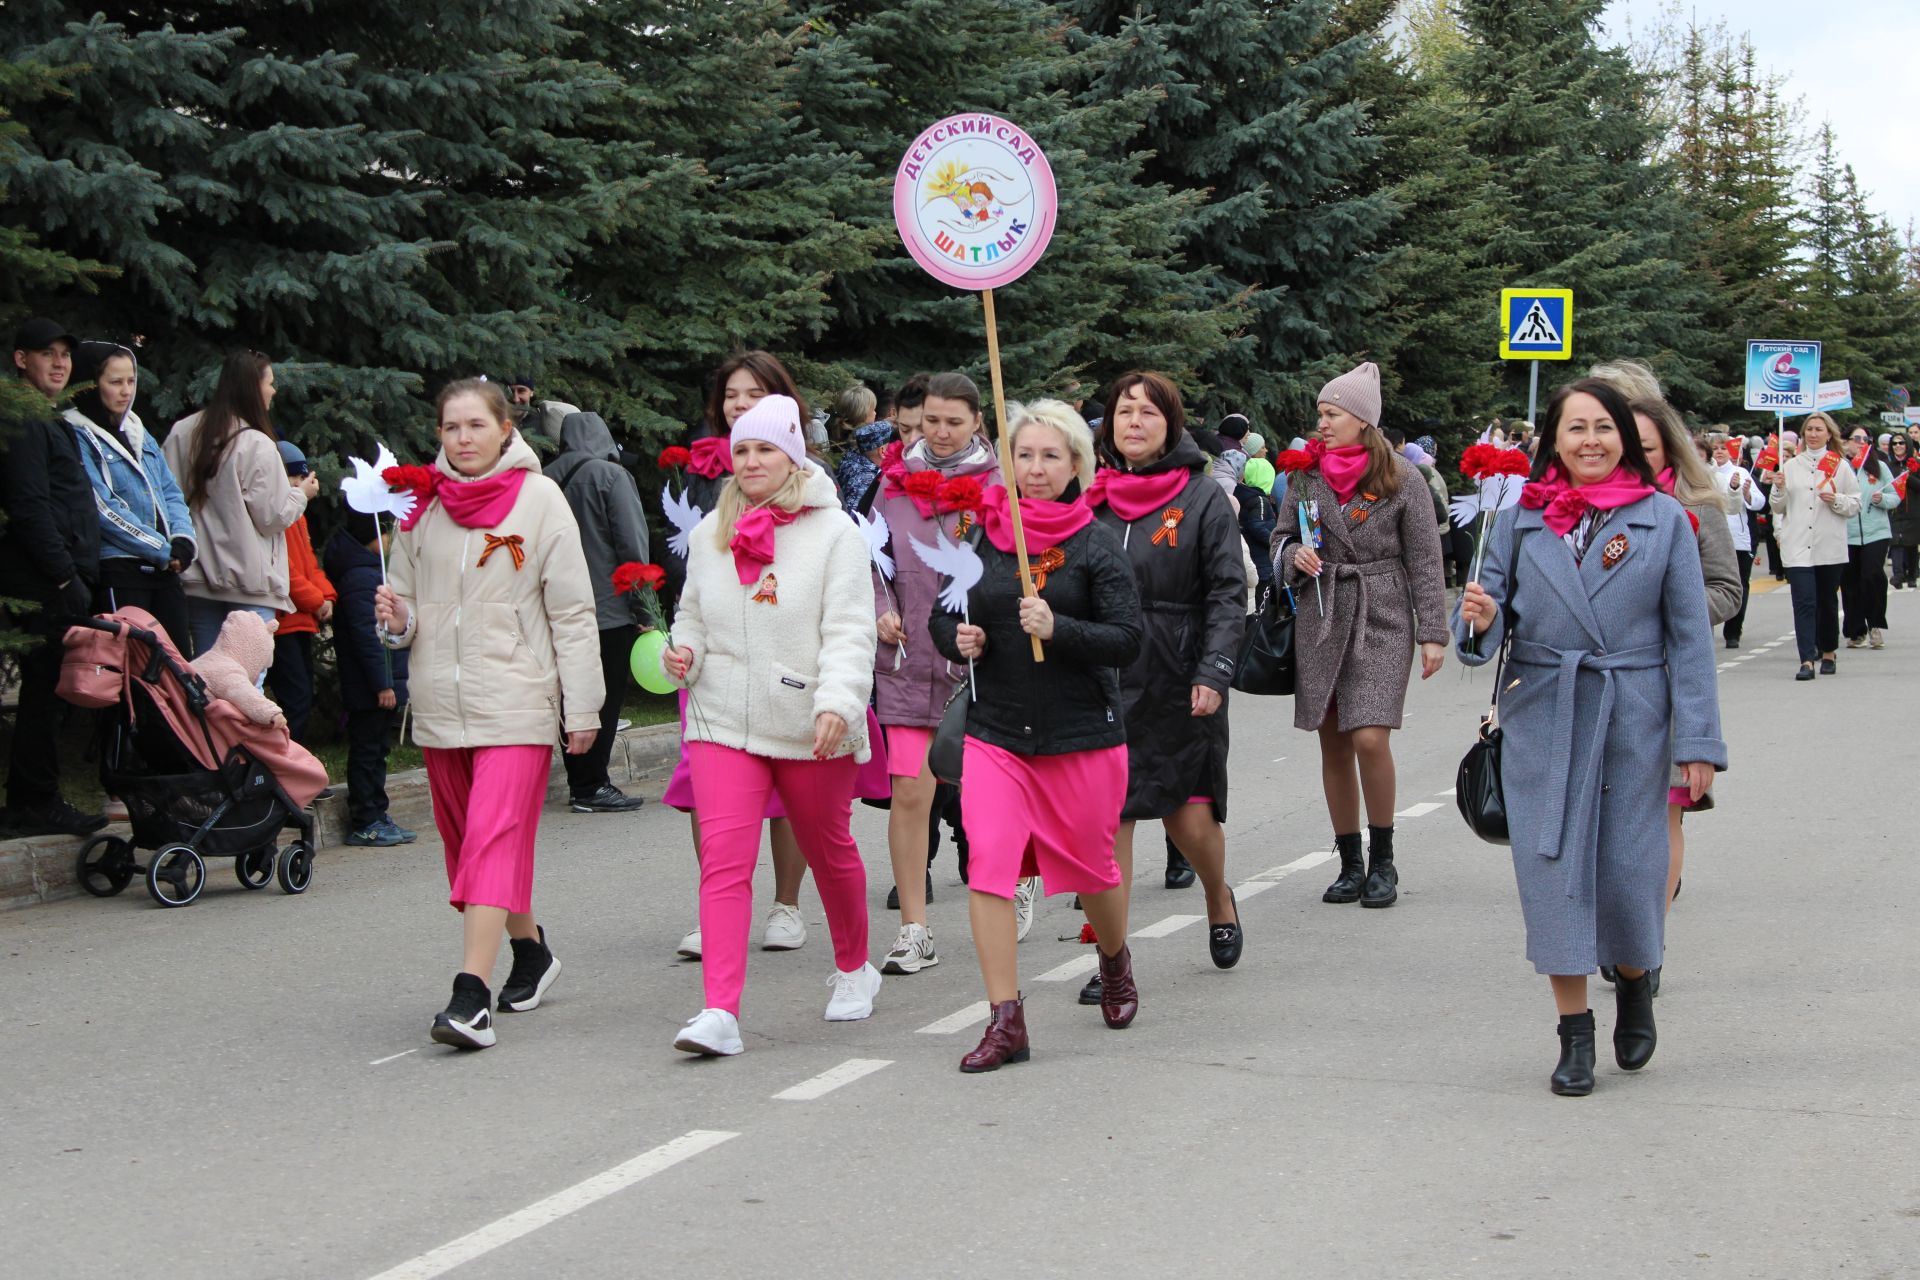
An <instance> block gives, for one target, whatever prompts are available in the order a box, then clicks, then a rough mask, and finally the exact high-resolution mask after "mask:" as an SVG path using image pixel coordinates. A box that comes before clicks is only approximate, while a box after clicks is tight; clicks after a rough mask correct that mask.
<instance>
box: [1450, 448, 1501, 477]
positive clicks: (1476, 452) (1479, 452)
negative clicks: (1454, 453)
mask: <svg viewBox="0 0 1920 1280" xmlns="http://www.w3.org/2000/svg"><path fill="white" fill-rule="evenodd" d="M1501 452H1504V451H1503V450H1502V449H1500V448H1499V447H1498V446H1497V445H1491V444H1488V443H1486V442H1485V441H1484V440H1483V441H1481V442H1480V443H1479V444H1470V445H1468V446H1467V447H1466V450H1465V451H1464V452H1463V453H1461V455H1460V474H1461V475H1463V476H1465V477H1466V478H1467V479H1469V480H1484V479H1486V478H1487V465H1488V464H1489V463H1490V462H1492V461H1493V455H1495V454H1497V453H1501Z"/></svg>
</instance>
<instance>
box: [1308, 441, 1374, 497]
mask: <svg viewBox="0 0 1920 1280" xmlns="http://www.w3.org/2000/svg"><path fill="white" fill-rule="evenodd" d="M1307 456H1308V457H1309V458H1312V459H1313V464H1314V466H1316V467H1318V468H1319V470H1320V478H1321V479H1322V480H1325V481H1326V482H1327V486H1328V487H1329V488H1331V489H1332V490H1333V496H1334V497H1335V498H1337V499H1339V501H1340V505H1341V506H1343V507H1344V506H1346V505H1347V504H1348V503H1349V502H1352V501H1353V495H1354V494H1356V493H1358V492H1359V491H1360V482H1361V481H1362V480H1363V479H1365V478H1366V474H1367V466H1368V464H1369V463H1370V462H1372V460H1373V455H1372V453H1371V452H1369V451H1368V449H1367V446H1365V445H1363V444H1349V445H1342V446H1341V447H1340V448H1338V449H1329V448H1327V446H1326V444H1325V443H1324V442H1323V441H1320V440H1309V441H1307Z"/></svg>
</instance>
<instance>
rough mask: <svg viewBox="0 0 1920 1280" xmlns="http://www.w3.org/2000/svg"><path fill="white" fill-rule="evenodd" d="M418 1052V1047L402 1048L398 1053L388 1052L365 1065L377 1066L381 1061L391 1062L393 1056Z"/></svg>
mask: <svg viewBox="0 0 1920 1280" xmlns="http://www.w3.org/2000/svg"><path fill="white" fill-rule="evenodd" d="M418 1052H420V1051H419V1050H418V1049H402V1050H401V1051H400V1052H399V1053H394V1054H388V1055H387V1056H386V1057H384V1058H375V1059H374V1060H373V1061H372V1062H369V1063H368V1064H367V1065H368V1066H370V1067H377V1066H379V1065H380V1064H381V1063H383V1062H392V1061H393V1060H394V1059H395V1058H404V1057H406V1056H407V1055H408V1054H410V1053H418Z"/></svg>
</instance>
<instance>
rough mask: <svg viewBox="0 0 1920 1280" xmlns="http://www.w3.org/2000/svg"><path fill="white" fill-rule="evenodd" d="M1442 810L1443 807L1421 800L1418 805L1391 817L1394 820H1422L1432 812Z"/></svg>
mask: <svg viewBox="0 0 1920 1280" xmlns="http://www.w3.org/2000/svg"><path fill="white" fill-rule="evenodd" d="M1442 808H1445V806H1444V805H1439V804H1435V803H1434V802H1433V801H1431V800H1423V801H1421V802H1420V803H1419V804H1416V805H1414V806H1413V807H1412V808H1409V809H1402V810H1401V811H1400V812H1398V813H1396V814H1394V815H1393V816H1394V817H1396V818H1424V817H1426V816H1427V815H1428V814H1430V813H1432V812H1434V811H1435V810H1437V809H1442Z"/></svg>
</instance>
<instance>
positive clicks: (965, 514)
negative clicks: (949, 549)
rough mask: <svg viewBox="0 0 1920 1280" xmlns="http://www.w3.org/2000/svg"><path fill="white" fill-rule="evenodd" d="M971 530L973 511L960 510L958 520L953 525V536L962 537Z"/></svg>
mask: <svg viewBox="0 0 1920 1280" xmlns="http://www.w3.org/2000/svg"><path fill="white" fill-rule="evenodd" d="M971 532H973V512H971V511H962V512H961V513H960V519H959V522H958V523H956V524H955V525H954V526H953V536H954V537H955V538H964V537H966V536H967V535H968V534H969V533H971Z"/></svg>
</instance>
